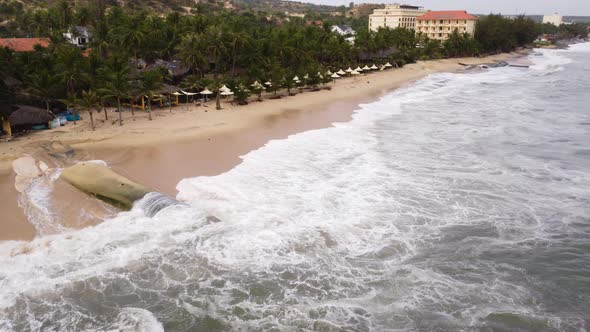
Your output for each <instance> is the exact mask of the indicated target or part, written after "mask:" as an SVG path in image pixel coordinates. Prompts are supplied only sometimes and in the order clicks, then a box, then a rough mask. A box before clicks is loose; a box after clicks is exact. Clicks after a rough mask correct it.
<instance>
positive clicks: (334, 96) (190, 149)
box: [0, 54, 521, 240]
mask: <svg viewBox="0 0 590 332" xmlns="http://www.w3.org/2000/svg"><path fill="white" fill-rule="evenodd" d="M519 56H521V55H520V54H500V55H497V56H493V57H488V58H484V59H478V58H468V59H447V60H437V61H429V62H419V63H417V64H412V65H407V66H405V67H404V68H402V69H397V70H391V71H385V72H377V73H372V74H371V75H367V76H362V77H359V78H345V79H342V80H339V81H337V82H336V83H335V84H332V90H331V91H327V90H321V91H316V92H304V93H302V94H298V95H296V96H289V97H284V98H282V99H266V100H264V102H257V101H253V102H251V103H250V104H249V105H247V106H232V105H230V104H228V103H227V102H224V103H222V106H223V108H224V109H223V110H221V111H217V110H215V105H214V102H210V103H209V104H208V105H207V106H206V107H203V106H198V107H194V106H191V107H190V109H191V111H186V108H185V106H184V105H181V106H179V107H175V108H174V114H171V113H169V112H168V110H167V109H162V110H156V111H155V112H154V114H153V115H154V120H153V121H148V120H147V116H146V114H145V113H144V112H140V111H136V114H137V116H136V119H135V120H133V119H130V118H129V114H128V112H124V113H123V114H124V116H125V121H124V126H118V125H114V124H112V123H111V122H110V121H112V120H113V119H115V118H116V117H117V115H118V114H117V113H112V112H111V113H110V114H109V117H110V118H109V121H101V120H100V118H101V116H102V114H96V115H95V119H97V118H98V121H96V122H97V124H98V128H97V130H96V131H90V130H89V129H88V124H87V123H85V121H82V122H81V123H79V124H78V125H77V126H72V125H68V126H66V127H62V128H60V129H58V130H52V131H43V132H38V133H34V134H31V135H29V136H27V137H25V138H23V139H20V140H17V141H15V142H10V143H6V144H5V143H3V144H0V145H2V146H0V186H1V187H0V193H2V198H3V199H2V200H1V201H0V211H2V214H3V215H5V216H6V217H2V218H0V240H7V239H14V240H30V239H32V238H33V237H34V236H35V235H36V234H37V233H36V232H35V228H34V227H33V226H32V225H31V224H30V223H29V222H28V221H27V220H26V218H25V216H24V214H23V211H22V209H21V208H20V207H19V206H18V204H17V192H16V190H14V178H13V175H12V173H11V172H9V171H7V164H9V161H10V160H12V159H15V158H17V157H18V156H19V155H22V154H23V153H30V154H32V155H33V156H35V157H40V156H41V157H43V156H44V155H46V154H47V153H46V152H47V151H41V149H40V146H41V145H42V144H41V143H43V144H45V146H47V143H48V142H51V141H60V142H63V143H64V144H69V145H71V146H72V147H73V148H74V149H75V151H76V155H78V156H80V157H81V158H82V160H88V159H101V160H105V161H107V162H108V163H109V166H110V167H112V168H113V169H114V170H115V171H117V172H119V173H120V174H122V175H124V176H127V177H128V178H130V179H131V180H134V181H137V182H140V183H143V184H145V185H147V186H149V187H152V188H154V189H155V190H157V191H161V192H163V193H165V194H168V195H170V196H175V195H176V184H177V183H178V182H179V181H180V180H181V179H182V178H186V177H194V176H210V175H217V174H221V173H223V172H226V171H228V170H230V169H231V168H232V167H234V166H236V165H237V164H239V163H240V161H241V159H240V156H242V155H245V154H247V153H248V152H249V151H251V150H253V149H257V148H259V147H261V146H263V145H264V144H265V143H266V142H268V141H269V140H273V139H281V138H285V137H287V136H289V135H292V134H295V133H298V132H302V131H306V130H313V129H320V128H325V127H328V126H330V125H331V124H332V123H334V122H344V121H348V120H350V117H351V115H352V113H353V111H354V110H355V109H357V108H358V105H359V104H361V103H366V102H370V101H373V100H375V99H376V98H378V97H379V96H381V95H383V94H385V93H386V92H388V91H390V90H393V89H396V88H399V87H400V86H402V85H405V84H409V83H411V82H412V81H415V80H417V79H420V78H422V77H424V76H426V75H428V74H431V73H435V72H451V71H457V70H460V69H462V68H463V67H462V66H460V65H458V63H459V62H463V63H473V64H477V63H484V62H490V61H500V60H507V59H514V58H516V57H519ZM267 98H268V96H267ZM252 99H255V98H254V97H251V100H252ZM86 122H87V121H86ZM43 159H45V158H43ZM45 160H46V159H45ZM46 161H47V160H46ZM48 162H49V164H51V161H48ZM54 165H55V164H54ZM57 165H58V166H60V167H61V166H64V165H61V164H59V163H57ZM2 172H3V173H2ZM67 192H68V193H64V191H62V192H60V194H59V197H60V199H65V200H68V201H76V200H81V199H84V198H83V197H82V196H81V195H84V194H81V193H78V192H74V191H69V190H68V191H67ZM64 196H65V197H64ZM71 217H75V218H78V216H76V215H73V216H71ZM64 219H68V216H64ZM88 224H89V222H88V221H74V222H68V223H67V226H70V227H74V228H78V227H84V226H87V225H88Z"/></svg>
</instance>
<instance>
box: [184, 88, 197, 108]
mask: <svg viewBox="0 0 590 332" xmlns="http://www.w3.org/2000/svg"><path fill="white" fill-rule="evenodd" d="M180 92H182V93H183V94H184V95H185V96H186V110H187V111H188V110H189V108H188V97H189V96H194V95H196V94H197V93H196V92H186V91H184V90H180Z"/></svg>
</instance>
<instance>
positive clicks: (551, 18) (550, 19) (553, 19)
mask: <svg viewBox="0 0 590 332" xmlns="http://www.w3.org/2000/svg"><path fill="white" fill-rule="evenodd" d="M545 23H549V24H553V25H555V26H557V27H558V26H560V25H562V24H563V16H561V15H559V14H558V13H553V15H545V16H543V24H545Z"/></svg>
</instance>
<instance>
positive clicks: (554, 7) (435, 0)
mask: <svg viewBox="0 0 590 332" xmlns="http://www.w3.org/2000/svg"><path fill="white" fill-rule="evenodd" d="M299 1H303V2H312V3H321V4H329V5H348V4H349V3H350V1H351V0H299ZM352 1H354V0H352ZM354 2H355V3H357V2H358V3H361V2H370V3H380V2H385V3H395V2H399V3H407V4H412V5H419V6H424V7H425V8H426V9H432V10H453V9H464V10H467V11H468V12H470V13H473V14H489V13H501V14H505V15H512V14H523V13H524V14H528V15H542V14H552V13H554V12H557V13H559V14H561V15H564V16H569V15H572V16H590V0H398V1H396V0H357V1H354Z"/></svg>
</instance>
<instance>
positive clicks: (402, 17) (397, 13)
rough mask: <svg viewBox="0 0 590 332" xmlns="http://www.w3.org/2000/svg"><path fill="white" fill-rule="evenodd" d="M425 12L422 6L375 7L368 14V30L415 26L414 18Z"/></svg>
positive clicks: (412, 27)
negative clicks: (371, 12)
mask: <svg viewBox="0 0 590 332" xmlns="http://www.w3.org/2000/svg"><path fill="white" fill-rule="evenodd" d="M424 13H426V10H425V9H424V8H423V7H419V6H411V5H400V4H393V5H386V6H385V8H383V9H375V10H374V11H373V14H371V15H369V30H371V31H377V30H379V28H390V29H395V28H406V29H414V28H415V27H416V18H417V17H418V16H420V15H422V14H424Z"/></svg>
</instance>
